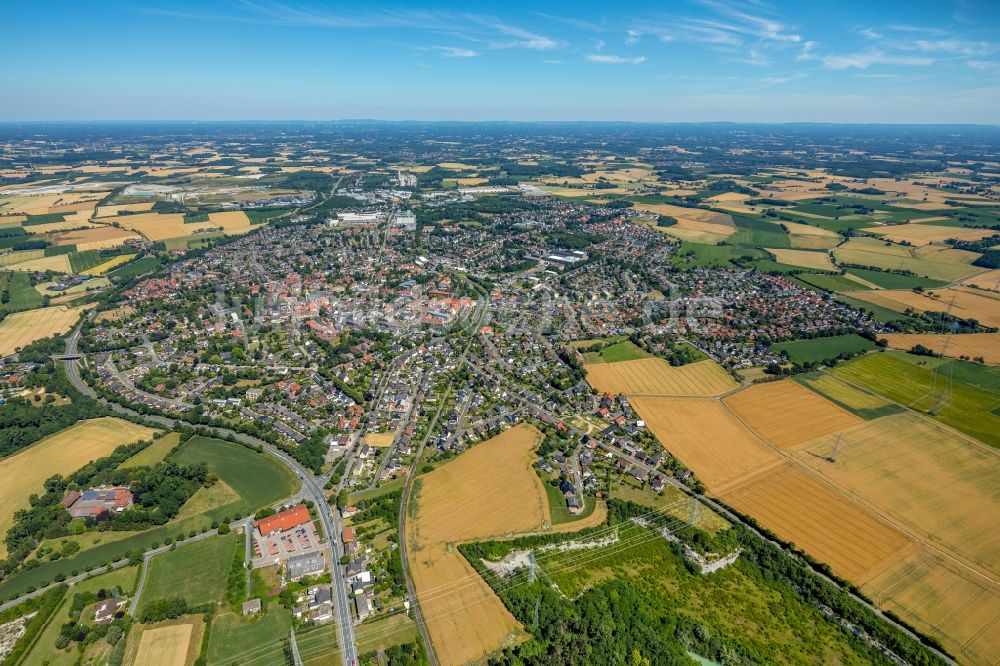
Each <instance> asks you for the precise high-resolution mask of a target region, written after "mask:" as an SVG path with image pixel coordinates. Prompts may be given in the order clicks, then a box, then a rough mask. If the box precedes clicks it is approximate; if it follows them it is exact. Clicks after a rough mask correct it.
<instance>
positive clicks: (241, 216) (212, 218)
mask: <svg viewBox="0 0 1000 666" xmlns="http://www.w3.org/2000/svg"><path fill="white" fill-rule="evenodd" d="M208 222H209V224H211V225H212V226H216V227H221V228H222V230H223V231H225V232H226V233H227V234H244V233H246V232H248V231H250V218H249V217H247V214H246V213H244V212H243V211H241V210H231V211H227V212H225V213H209V214H208Z"/></svg>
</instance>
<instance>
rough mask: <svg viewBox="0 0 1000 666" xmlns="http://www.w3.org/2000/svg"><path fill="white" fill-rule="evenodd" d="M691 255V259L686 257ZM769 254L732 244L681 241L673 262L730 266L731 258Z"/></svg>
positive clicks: (756, 257) (678, 263)
mask: <svg viewBox="0 0 1000 666" xmlns="http://www.w3.org/2000/svg"><path fill="white" fill-rule="evenodd" d="M688 256H691V257H692V259H691V261H687V257H688ZM769 256H770V255H768V254H767V252H765V251H764V250H760V249H757V248H750V247H735V246H733V245H706V244H705V243H689V242H687V241H685V242H683V243H681V246H680V248H678V249H677V250H676V251H675V252H674V259H673V262H672V263H673V264H674V265H675V266H683V267H687V268H709V267H726V266H731V265H732V261H731V260H733V259H739V258H740V257H748V258H750V259H767V258H768V257H769Z"/></svg>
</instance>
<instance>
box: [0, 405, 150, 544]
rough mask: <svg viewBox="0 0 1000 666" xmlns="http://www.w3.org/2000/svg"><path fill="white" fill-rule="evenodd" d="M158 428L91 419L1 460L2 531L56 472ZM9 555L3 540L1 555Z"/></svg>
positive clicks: (69, 469)
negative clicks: (30, 497)
mask: <svg viewBox="0 0 1000 666" xmlns="http://www.w3.org/2000/svg"><path fill="white" fill-rule="evenodd" d="M157 432H158V431H156V430H153V429H152V428H146V427H144V426H140V425H136V424H135V423H132V422H131V421H124V420H122V419H116V418H113V417H110V416H106V417H103V418H99V419H88V420H86V421H80V422H79V423H77V424H75V425H72V426H70V427H69V428H66V429H65V430H60V431H59V432H57V433H55V434H54V435H49V436H48V437H46V438H45V439H43V440H41V441H40V442H38V443H37V444H33V445H31V446H30V447H28V448H26V449H23V450H22V451H20V452H18V453H15V454H14V455H12V456H9V457H7V458H3V459H0V479H3V480H4V482H3V483H2V484H0V505H2V506H3V507H5V510H4V511H3V512H0V534H6V533H7V530H9V529H10V526H11V525H12V524H13V522H14V520H13V519H14V512H15V511H16V510H18V509H21V508H23V507H27V506H28V496H29V495H31V494H32V493H40V492H42V491H44V488H42V484H43V483H44V482H45V479H47V478H49V477H50V476H52V475H53V474H69V473H71V472H75V471H76V470H78V469H80V468H81V467H83V466H84V465H86V464H87V463H88V462H90V461H91V460H95V459H97V458H100V457H101V456H106V455H108V454H109V453H111V452H112V451H114V449H115V447H117V446H120V445H122V444H130V443H132V442H137V441H139V440H141V439H149V438H151V437H153V436H154V435H155V434H156V433H157ZM6 554H7V549H6V546H4V545H3V542H2V541H0V557H4V556H6Z"/></svg>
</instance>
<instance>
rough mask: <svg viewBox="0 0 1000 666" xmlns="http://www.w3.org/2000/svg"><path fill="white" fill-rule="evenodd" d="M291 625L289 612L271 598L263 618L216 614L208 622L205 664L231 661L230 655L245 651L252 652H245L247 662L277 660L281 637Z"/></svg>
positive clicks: (285, 636)
mask: <svg viewBox="0 0 1000 666" xmlns="http://www.w3.org/2000/svg"><path fill="white" fill-rule="evenodd" d="M291 628H292V615H291V613H289V612H288V611H287V610H285V609H284V608H282V607H281V605H280V604H278V603H276V602H273V601H272V602H271V603H269V604H268V607H267V611H266V612H265V613H264V615H263V617H257V618H244V617H243V616H242V615H239V614H237V613H223V614H221V615H218V616H216V618H215V619H214V620H213V621H212V632H211V636H210V637H209V642H208V663H209V664H210V665H211V664H225V665H228V664H231V663H232V656H233V655H235V654H244V653H247V652H249V651H252V653H251V654H247V657H248V661H249V660H252V659H259V663H267V664H270V663H281V659H280V657H281V640H282V639H284V638H288V631H289V630H290V629H291ZM268 657H273V658H271V659H268ZM254 663H257V662H254Z"/></svg>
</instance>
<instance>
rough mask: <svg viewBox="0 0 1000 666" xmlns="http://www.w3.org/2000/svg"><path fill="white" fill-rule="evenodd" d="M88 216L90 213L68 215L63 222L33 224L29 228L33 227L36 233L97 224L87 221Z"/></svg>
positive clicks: (48, 232)
mask: <svg viewBox="0 0 1000 666" xmlns="http://www.w3.org/2000/svg"><path fill="white" fill-rule="evenodd" d="M88 217H89V215H88V216H86V217H83V218H77V217H69V216H66V218H65V219H64V220H63V221H62V222H46V223H45V224H33V225H31V226H30V227H29V229H31V232H32V233H35V234H50V233H54V232H57V231H71V230H73V229H84V228H88V227H93V226H96V225H93V224H91V223H90V222H88V221H87V218H88Z"/></svg>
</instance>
